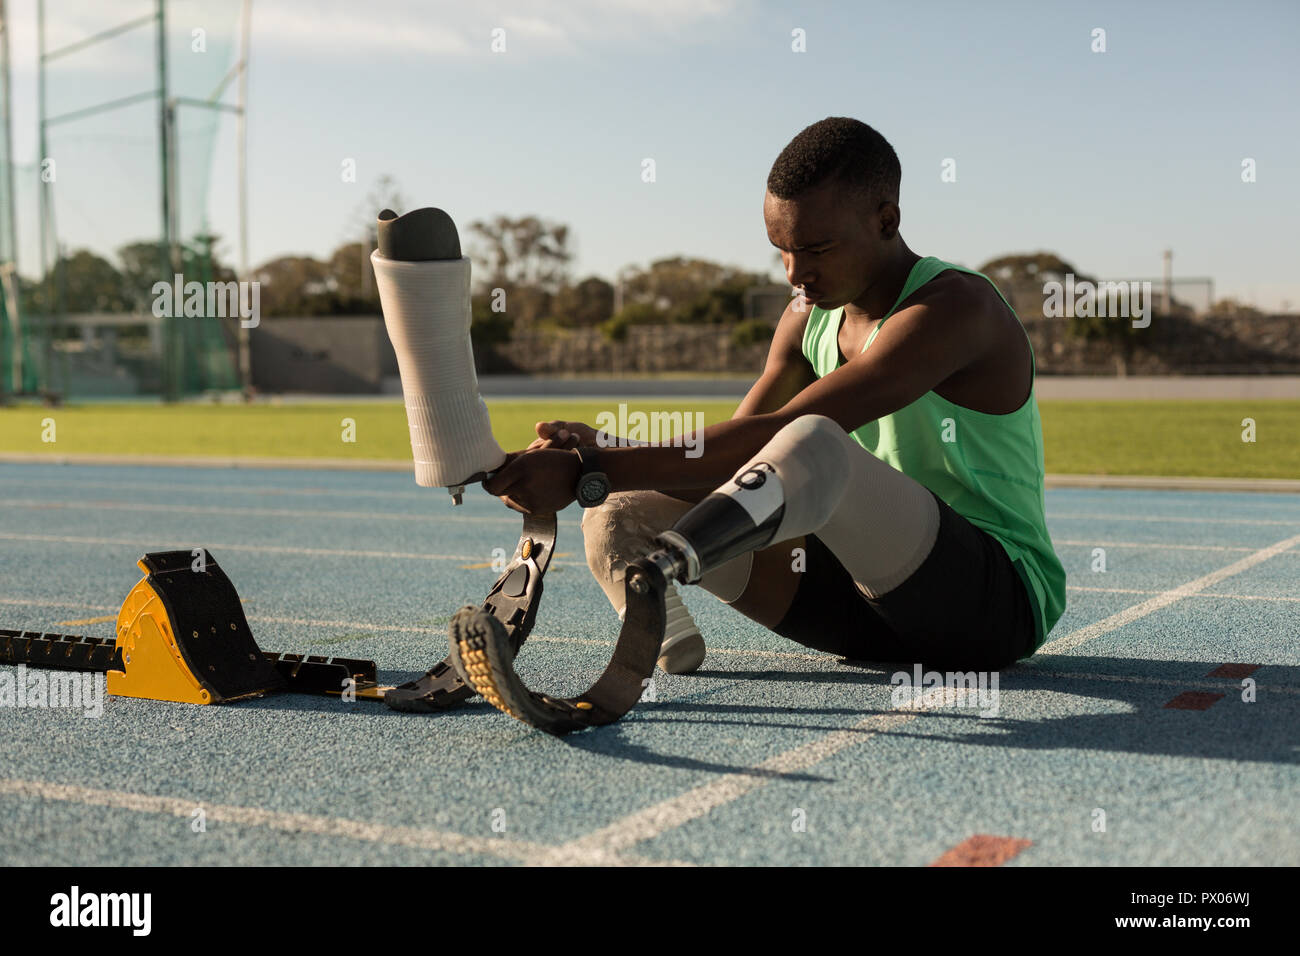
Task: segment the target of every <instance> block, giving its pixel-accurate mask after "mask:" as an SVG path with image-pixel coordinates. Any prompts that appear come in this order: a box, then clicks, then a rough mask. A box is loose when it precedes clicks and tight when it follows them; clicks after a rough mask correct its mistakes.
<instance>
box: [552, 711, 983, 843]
mask: <svg viewBox="0 0 1300 956" xmlns="http://www.w3.org/2000/svg"><path fill="white" fill-rule="evenodd" d="M970 692H971V690H970V689H967V688H958V689H956V690H955V691H954V690H952V689H949V688H944V687H939V688H936V689H934V690H930V691H926V692H925V693H924V694H922V695H921V696H920V697H918V698H917V699H916V700H914V701H913V702H911V703H910V704H907V705H906V706H903V707H899V708H897V709H895V710H894V711H893V712H891V713H888V714H872V715H871V716H870V717H866V718H864V719H863V720H860V721H858V722H857V723H856V724H854V725H853V726H852V727H849V728H847V729H846V730H837V731H834V732H832V733H829V734H826V735H824V736H822V737H819V738H818V739H816V740H811V741H809V742H808V743H806V744H802V745H800V746H798V747H795V748H794V749H792V750H787V751H785V752H784V753H779V754H777V755H776V756H774V757H769V758H768V759H767V760H764V761H763V762H762V763H760V764H757V765H756V766H754V767H751V768H749V769H747V770H743V771H738V772H736V773H730V774H727V775H726V776H723V777H719V778H717V779H716V780H712V781H710V782H709V783H705V784H702V785H700V786H698V787H695V788H693V789H691V790H688V791H686V792H685V793H683V794H680V795H678V796H676V797H670V798H669V799H667V800H662V801H660V802H659V803H656V804H653V805H652V806H649V807H646V808H645V809H643V810H638V811H637V812H636V813H632V814H629V815H628V816H626V817H623V818H621V819H619V820H616V821H615V822H613V823H611V824H610V825H608V826H605V827H601V828H600V829H599V830H594V831H592V832H591V833H588V834H587V835H586V836H582V837H579V838H578V839H576V840H571V841H570V842H568V843H566V844H564V849H568V850H573V851H581V852H595V851H597V850H604V851H605V852H610V853H621V852H623V851H624V850H626V849H627V848H629V847H631V846H634V845H635V844H637V843H641V842H643V841H645V840H649V839H652V838H654V837H657V836H659V835H660V834H662V833H664V832H665V831H667V830H671V829H673V828H675V827H679V826H681V825H682V824H684V823H689V822H690V821H692V820H696V819H698V818H700V817H703V816H707V815H708V814H710V813H712V812H713V811H714V810H716V809H717V808H718V807H720V806H723V805H724V804H727V803H731V802H732V801H734V800H738V799H739V798H740V797H743V796H744V795H745V794H747V793H750V792H751V791H754V790H757V789H759V788H760V787H764V786H766V785H767V784H769V783H771V782H772V781H773V780H776V779H778V778H780V777H783V776H787V775H789V774H793V773H798V772H800V771H802V770H807V769H808V768H809V767H812V766H815V765H816V764H819V763H821V762H822V761H824V760H827V759H829V758H831V757H833V756H835V755H836V754H837V753H839V752H840V751H842V750H847V749H848V748H849V747H852V746H853V745H854V744H858V743H861V742H862V741H864V740H869V739H870V738H872V737H874V736H876V735H877V734H881V733H885V732H887V731H890V730H894V729H895V728H897V727H901V726H902V725H903V724H907V723H910V722H911V721H913V720H916V718H917V717H918V716H919V715H920V713H922V712H924V711H926V710H930V709H932V708H934V707H944V706H954V705H955V704H958V703H960V701H961V700H962V699H963V698H965V697H966V696H967V695H968V694H969V693H970Z"/></svg>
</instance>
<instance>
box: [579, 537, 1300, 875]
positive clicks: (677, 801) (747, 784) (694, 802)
mask: <svg viewBox="0 0 1300 956" xmlns="http://www.w3.org/2000/svg"><path fill="white" fill-rule="evenodd" d="M1297 544H1300V535H1296V536H1294V537H1292V538H1287V539H1285V540H1283V541H1279V542H1277V543H1276V544H1273V545H1270V546H1269V547H1267V548H1263V549H1261V550H1259V551H1256V552H1255V553H1254V554H1251V555H1250V556H1248V557H1245V558H1242V559H1241V560H1240V561H1236V562H1234V563H1232V564H1230V565H1228V566H1227V567H1224V568H1220V569H1219V570H1218V571H1215V572H1213V573H1211V574H1207V575H1205V576H1203V577H1200V578H1197V579H1196V580H1195V581H1189V582H1188V583H1187V584H1184V585H1181V586H1180V587H1177V588H1173V589H1171V590H1169V591H1165V592H1162V593H1161V594H1159V595H1157V596H1156V597H1153V598H1152V599H1150V600H1149V601H1143V602H1142V603H1141V604H1137V605H1134V606H1133V607H1131V608H1129V609H1127V610H1126V611H1122V612H1120V613H1119V614H1112V615H1111V616H1110V617H1107V618H1105V619H1104V620H1101V621H1098V622H1097V623H1095V624H1092V625H1089V626H1087V627H1084V628H1080V629H1079V630H1077V631H1073V632H1071V633H1070V634H1066V635H1064V636H1063V637H1060V638H1057V639H1056V640H1055V641H1050V642H1048V643H1047V644H1045V645H1044V646H1043V647H1042V648H1040V653H1041V652H1042V651H1043V650H1046V649H1047V648H1048V647H1054V648H1060V649H1068V648H1071V647H1076V646H1078V645H1079V644H1082V643H1083V642H1085V641H1088V640H1091V639H1093V638H1095V637H1099V636H1100V635H1102V634H1105V633H1107V632H1108V631H1113V630H1115V629H1116V628H1119V627H1123V626H1124V625H1125V624H1128V623H1130V622H1131V621H1135V620H1138V619H1139V618H1142V617H1145V616H1146V615H1148V614H1151V613H1153V612H1155V611H1157V610H1159V609H1161V608H1164V607H1168V606H1169V605H1171V604H1173V603H1175V602H1177V601H1180V600H1182V599H1183V598H1186V597H1189V596H1191V595H1192V594H1195V593H1197V592H1198V591H1203V590H1204V589H1205V588H1207V587H1209V586H1210V585H1212V584H1215V583H1217V582H1219V581H1222V580H1223V579H1224V578H1227V577H1231V576H1232V575H1234V574H1239V573H1240V572H1242V571H1245V570H1247V569H1249V568H1252V567H1254V566H1255V565H1257V564H1260V563H1261V562H1263V561H1267V560H1268V559H1269V558H1271V557H1273V556H1274V555H1277V554H1280V553H1282V552H1283V551H1285V550H1286V549H1287V548H1290V547H1293V546H1295V545H1297ZM1215 686H1218V685H1215ZM947 693H948V690H947V689H946V688H937V689H936V690H935V691H930V692H927V694H926V695H924V696H923V697H922V698H921V700H920V701H919V702H918V703H916V704H913V705H912V707H913V708H914V709H915V710H916V711H917V712H922V711H925V710H927V709H929V708H930V707H932V706H936V705H937V703H936V702H937V701H941V700H944V698H945V697H946V695H947ZM931 695H939V696H937V697H935V698H933V699H932V700H927V698H930V697H931ZM916 716H918V714H916V713H913V714H904V713H898V712H895V713H892V714H873V715H871V716H870V717H867V718H866V719H864V720H862V721H859V722H858V723H857V724H855V725H854V726H853V727H851V728H849V729H848V730H839V731H835V732H833V733H831V734H828V735H827V736H825V737H823V738H821V739H819V740H814V741H812V742H810V743H807V744H804V745H802V746H800V747H796V748H794V749H793V750H788V751H786V752H784V753H781V754H777V755H776V756H775V757H771V758H769V759H768V760H765V761H763V762H762V763H761V764H758V765H757V767H754V768H752V769H751V770H750V771H749V772H740V773H734V774H729V775H727V776H725V777H721V778H719V779H717V780H714V781H712V782H711V783H706V784H704V785H702V786H699V787H696V788H695V789H693V790H689V791H687V792H686V793H684V794H682V795H680V796H678V797H673V798H671V799H668V800H664V801H661V802H660V803H657V804H654V805H653V806H650V807H646V808H645V809H644V810H639V811H637V812H636V813H632V814H629V815H628V816H626V817H623V818H622V819H620V820H616V821H615V822H614V823H611V824H609V825H608V826H605V827H602V828H601V829H599V830H596V831H594V832H592V833H590V834H588V835H587V836H584V837H581V838H579V839H578V840H574V841H572V842H571V843H568V844H566V846H568V847H572V848H574V849H594V848H597V847H603V848H605V849H608V850H616V851H617V850H623V849H626V848H627V847H630V846H633V845H635V844H637V843H641V842H644V841H646V840H650V839H653V838H655V837H658V836H660V835H661V834H663V833H665V832H666V831H668V830H671V829H673V828H674V827H678V826H681V825H682V824H684V823H688V822H689V821H691V820H695V819H698V818H699V817H703V816H707V815H708V814H709V813H711V812H712V811H713V810H715V809H717V808H718V807H720V806H723V805H724V804H727V803H730V802H731V801H733V800H737V799H739V798H740V797H742V796H744V795H745V794H747V793H749V792H751V791H753V790H756V789H758V788H759V787H761V786H763V785H765V784H766V783H768V782H770V781H771V780H772V779H773V777H774V775H778V774H787V773H791V772H793V771H796V770H806V769H807V768H808V767H811V766H813V765H814V764H817V763H819V762H820V761H822V760H825V759H826V758H827V757H830V756H833V755H834V754H837V753H839V752H840V751H842V750H846V749H847V748H849V747H851V746H853V744H855V743H858V742H859V741H863V740H868V739H870V738H872V737H874V736H876V735H877V734H881V733H886V732H888V731H890V730H892V729H894V728H895V727H897V726H899V725H900V724H902V723H905V722H907V721H909V720H914V719H916Z"/></svg>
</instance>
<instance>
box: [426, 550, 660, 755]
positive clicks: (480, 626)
mask: <svg viewBox="0 0 1300 956" xmlns="http://www.w3.org/2000/svg"><path fill="white" fill-rule="evenodd" d="M637 587H640V590H639V591H638V590H637ZM666 587H667V585H666V582H665V581H664V577H663V574H662V573H661V572H660V571H659V569H658V568H657V567H656V566H655V565H653V564H651V563H650V562H648V561H645V560H641V561H637V562H636V563H635V564H633V565H631V566H630V567H629V568H628V572H627V584H626V592H625V595H626V600H627V611H626V612H625V614H624V618H623V628H622V630H620V631H619V635H618V643H617V644H616V645H615V646H614V656H613V658H612V659H611V660H610V662H609V665H608V666H607V667H606V668H605V671H604V673H603V674H601V675H600V678H599V679H598V680H597V681H596V683H595V684H594V685H592V687H591V689H590V690H588V691H587V692H586V693H583V694H579V695H578V696H577V697H567V698H564V697H551V696H550V695H547V694H539V693H537V692H535V691H531V690H529V689H528V688H527V687H526V686H525V685H524V682H523V681H522V680H520V678H519V675H518V673H516V671H515V667H514V654H513V652H512V649H511V646H510V635H509V634H508V633H507V632H506V629H505V627H503V626H502V624H501V622H500V620H498V619H497V618H496V617H494V616H493V615H491V614H489V613H487V612H486V611H484V610H483V609H482V608H472V607H464V608H461V609H460V610H459V611H457V612H456V615H455V617H453V618H452V620H451V624H450V626H449V628H448V637H449V638H450V641H449V643H450V645H451V647H452V651H451V655H450V657H451V658H452V659H453V660H455V662H456V666H457V668H458V669H459V670H461V671H462V672H463V673H464V674H465V677H466V680H467V682H468V683H469V684H470V686H472V687H473V688H474V690H475V691H476V692H478V693H479V694H482V695H483V697H484V698H485V699H486V700H487V701H488V702H489V703H490V704H492V706H494V707H496V708H497V709H498V710H500V711H503V712H504V713H507V714H509V715H510V716H511V717H514V718H515V719H516V720H520V721H523V722H524V723H526V724H530V725H532V726H533V727H536V728H538V729H539V730H544V731H546V732H547V733H549V734H554V735H556V736H557V737H558V736H563V735H564V734H567V733H571V732H572V731H575V730H582V729H584V728H586V727H597V726H601V725H604V724H612V723H613V722H614V721H616V720H618V719H619V718H620V717H622V716H623V715H624V714H626V713H627V712H628V711H629V710H631V709H632V708H633V706H635V705H636V703H637V701H639V700H640V699H641V695H642V693H643V691H644V690H645V685H646V682H647V681H648V680H649V678H650V675H651V674H653V673H654V668H655V660H656V659H657V658H658V656H659V647H660V645H661V644H662V642H663V637H664V624H665V613H664V592H665V589H666Z"/></svg>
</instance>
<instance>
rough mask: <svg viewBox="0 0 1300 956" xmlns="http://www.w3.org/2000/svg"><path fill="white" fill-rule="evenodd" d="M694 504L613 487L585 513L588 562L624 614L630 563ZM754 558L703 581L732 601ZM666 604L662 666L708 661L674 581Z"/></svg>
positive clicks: (679, 669)
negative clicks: (625, 588)
mask: <svg viewBox="0 0 1300 956" xmlns="http://www.w3.org/2000/svg"><path fill="white" fill-rule="evenodd" d="M692 507H693V506H692V505H691V503H690V502H688V501H681V500H679V499H677V498H672V497H670V496H668V495H665V494H661V493H660V492H657V491H626V492H614V493H613V494H611V495H610V496H609V497H608V498H607V499H606V500H605V503H604V504H602V505H600V506H598V507H596V508H589V509H587V510H586V511H584V512H583V513H582V536H583V538H584V540H585V543H586V551H587V565H588V567H590V568H591V573H592V576H593V577H594V578H595V579H596V582H597V583H598V584H599V585H600V588H601V590H602V591H604V592H605V596H606V597H607V598H608V599H609V603H610V605H611V606H612V607H613V608H614V610H615V612H617V613H618V616H619V617H620V618H622V616H623V611H624V594H625V591H624V579H625V577H626V574H627V566H628V564H629V563H630V562H632V561H635V560H636V559H637V558H642V557H645V556H646V555H647V554H649V553H650V552H651V551H652V550H654V546H653V544H652V542H653V540H654V538H655V536H656V535H657V534H659V533H660V532H661V531H663V530H664V529H665V528H668V527H670V526H671V525H672V523H673V522H674V521H676V520H677V519H678V518H680V517H681V516H682V515H683V514H684V513H685V512H687V511H689V510H690V509H691V508H692ZM752 562H753V556H752V555H751V554H743V555H740V556H739V557H737V558H734V559H733V560H732V561H730V562H727V563H726V564H724V565H723V566H721V567H719V568H717V569H715V570H714V571H713V572H711V573H710V574H707V575H705V576H704V578H703V579H701V581H700V582H699V584H700V586H701V587H703V588H704V589H705V590H707V591H710V592H711V593H713V594H714V595H715V596H717V597H718V598H719V599H721V600H722V601H724V602H726V603H728V604H729V603H731V602H732V601H735V600H736V599H737V598H739V597H740V596H741V594H743V593H744V591H745V586H746V585H747V584H748V583H749V571H750V566H751V564H752ZM664 610H665V612H666V614H667V627H666V628H665V630H664V641H663V644H662V645H661V647H660V652H659V666H660V667H662V668H663V669H664V670H665V671H666V672H668V673H670V674H682V673H688V672H690V671H693V670H696V669H697V668H698V667H699V666H700V664H702V663H703V662H704V655H705V643H704V638H703V636H702V635H701V634H700V629H699V627H698V626H697V625H696V624H695V621H694V619H693V618H692V617H691V612H690V611H689V610H688V609H687V608H686V605H685V604H683V603H682V598H681V595H680V594H678V592H677V587H676V585H675V584H674V583H673V582H672V581H669V582H668V589H667V592H666V593H665V595H664Z"/></svg>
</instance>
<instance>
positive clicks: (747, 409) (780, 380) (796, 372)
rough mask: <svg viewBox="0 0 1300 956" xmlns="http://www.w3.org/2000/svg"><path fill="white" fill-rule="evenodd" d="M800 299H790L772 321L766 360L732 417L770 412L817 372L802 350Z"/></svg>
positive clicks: (803, 317)
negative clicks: (772, 328)
mask: <svg viewBox="0 0 1300 956" xmlns="http://www.w3.org/2000/svg"><path fill="white" fill-rule="evenodd" d="M801 301H802V300H800V299H792V300H791V301H790V304H789V305H787V306H786V308H785V313H784V314H783V315H782V316H781V320H780V321H779V322H778V323H777V324H776V333H775V334H774V335H773V336H772V344H771V346H770V347H769V348H768V350H767V364H766V365H764V366H763V374H762V375H760V376H759V377H758V381H756V382H755V383H754V384H753V386H752V387H751V388H750V390H749V393H748V394H747V395H746V396H745V397H744V398H743V399H742V400H741V402H740V405H739V406H738V407H737V408H736V412H735V414H734V415H732V416H731V417H732V418H745V417H747V416H749V415H762V414H764V413H766V412H774V411H776V410H777V409H779V408H780V407H781V406H782V405H784V404H785V403H786V402H788V401H790V399H792V398H794V397H795V396H796V395H798V394H799V393H800V392H801V391H803V389H805V388H807V387H808V386H809V385H811V384H812V383H813V382H815V381H817V373H816V372H815V371H814V370H813V367H812V365H811V364H810V363H809V361H808V359H807V358H805V357H804V354H803V335H804V330H805V329H806V328H807V327H808V309H809V307H808V306H807V305H804V306H803V307H802V309H798V308H796V305H797V304H798V303H799V302H801Z"/></svg>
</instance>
